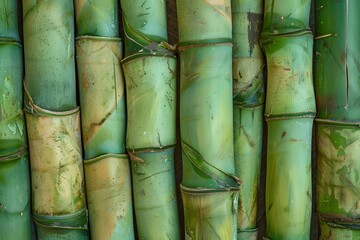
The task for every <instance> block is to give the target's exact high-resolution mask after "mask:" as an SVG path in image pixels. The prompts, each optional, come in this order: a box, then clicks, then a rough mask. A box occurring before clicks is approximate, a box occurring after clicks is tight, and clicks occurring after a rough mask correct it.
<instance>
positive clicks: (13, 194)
mask: <svg viewBox="0 0 360 240" xmlns="http://www.w3.org/2000/svg"><path fill="white" fill-rule="evenodd" d="M29 180H30V176H29V160H28V151H27V148H23V149H22V150H20V151H19V152H17V153H14V154H12V155H8V156H5V157H0V223H1V228H0V234H1V238H2V239H24V240H25V239H28V240H30V239H31V216H30V182H29Z"/></svg>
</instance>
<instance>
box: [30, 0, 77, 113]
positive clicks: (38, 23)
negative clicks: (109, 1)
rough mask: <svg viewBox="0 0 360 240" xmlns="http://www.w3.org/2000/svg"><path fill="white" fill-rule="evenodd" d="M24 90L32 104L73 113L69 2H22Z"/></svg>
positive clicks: (74, 77) (72, 58)
mask: <svg viewBox="0 0 360 240" xmlns="http://www.w3.org/2000/svg"><path fill="white" fill-rule="evenodd" d="M23 16H24V17H23V29H24V53H25V87H26V89H27V91H28V93H29V95H30V96H31V98H32V100H33V102H34V104H36V105H38V106H40V107H41V108H44V109H48V110H52V111H67V110H71V109H74V108H75V107H76V106H77V104H76V76H75V49H74V9H73V1H72V0H61V1H59V0H38V1H35V0H23Z"/></svg>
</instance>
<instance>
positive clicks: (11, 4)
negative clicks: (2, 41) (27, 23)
mask: <svg viewBox="0 0 360 240" xmlns="http://www.w3.org/2000/svg"><path fill="white" fill-rule="evenodd" d="M17 12H18V1H14V0H2V1H1V2H0V38H7V39H9V40H10V39H11V40H16V41H19V40H20V38H19V30H18V14H17Z"/></svg>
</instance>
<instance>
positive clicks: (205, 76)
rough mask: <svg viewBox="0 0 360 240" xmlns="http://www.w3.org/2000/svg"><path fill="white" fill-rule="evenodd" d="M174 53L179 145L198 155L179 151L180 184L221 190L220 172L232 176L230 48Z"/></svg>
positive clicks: (224, 45)
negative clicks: (177, 66) (177, 69)
mask: <svg viewBox="0 0 360 240" xmlns="http://www.w3.org/2000/svg"><path fill="white" fill-rule="evenodd" d="M179 50H180V130H181V141H182V142H183V145H184V144H186V145H187V146H189V148H188V149H190V153H191V152H193V153H196V154H195V155H199V157H195V158H194V159H192V157H191V155H190V154H188V153H189V151H188V152H184V151H183V155H182V161H183V182H182V184H183V185H184V186H186V187H207V188H222V187H224V186H225V185H223V183H220V182H217V181H218V180H217V178H218V176H219V174H220V173H221V172H223V173H226V174H229V175H231V174H234V173H235V166H234V148H233V128H232V125H233V123H232V121H233V109H232V78H231V73H232V71H231V60H232V56H231V45H229V44H218V45H216V44H214V45H212V44H210V45H205V46H192V47H190V48H187V47H184V48H181V49H179ZM192 155H193V156H195V155H194V154H192ZM199 158H200V159H201V161H200V162H199V161H198V160H199ZM197 162H198V163H200V164H202V166H199V164H198V163H197ZM209 171H210V172H211V173H210V172H209ZM212 173H215V175H213V174H212ZM230 181H232V180H231V179H230ZM230 185H231V184H230Z"/></svg>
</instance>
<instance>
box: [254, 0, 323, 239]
mask: <svg viewBox="0 0 360 240" xmlns="http://www.w3.org/2000/svg"><path fill="white" fill-rule="evenodd" d="M264 9H265V10H264V27H263V32H262V39H261V43H262V47H263V49H264V51H265V55H266V61H267V69H268V84H267V91H266V108H265V117H266V120H267V124H268V147H267V149H268V150H267V151H268V152H267V173H266V201H265V205H266V225H267V227H266V237H267V238H268V239H309V237H310V223H311V201H312V196H311V192H312V191H311V139H312V126H313V118H314V116H315V111H316V108H315V96H314V89H313V84H312V50H313V48H312V45H313V38H312V34H311V32H309V31H308V29H309V26H308V22H309V12H308V10H309V9H310V1H289V2H286V4H285V3H280V2H277V4H276V3H275V1H271V0H269V1H265V7H264ZM269 9H270V10H269ZM286 13H289V15H286ZM290 13H292V14H290Z"/></svg>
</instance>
